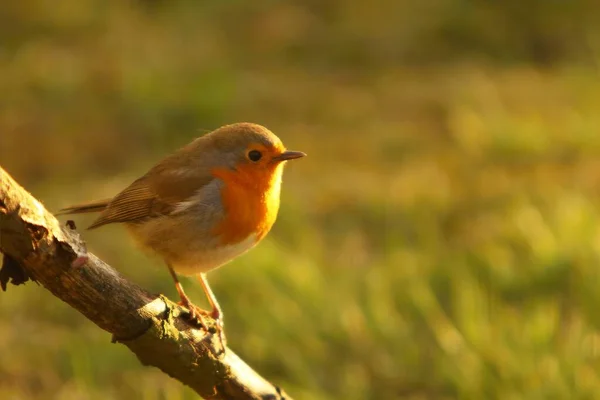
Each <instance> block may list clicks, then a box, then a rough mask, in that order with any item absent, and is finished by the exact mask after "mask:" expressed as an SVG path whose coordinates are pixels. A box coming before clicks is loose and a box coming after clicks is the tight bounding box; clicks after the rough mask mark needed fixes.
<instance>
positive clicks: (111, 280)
mask: <svg viewBox="0 0 600 400" xmlns="http://www.w3.org/2000/svg"><path fill="white" fill-rule="evenodd" d="M0 252H2V253H3V254H4V259H5V262H4V263H3V268H2V270H1V271H0V281H2V286H3V289H5V288H6V286H5V285H6V281H8V280H11V283H13V284H19V283H24V282H25V281H27V280H28V279H31V280H35V281H37V282H38V283H40V284H41V285H42V286H44V287H45V288H46V289H48V290H49V291H50V292H52V294H54V296H56V297H58V298H59V299H61V300H63V301H64V302H66V303H67V304H69V305H70V306H72V307H73V308H75V309H77V310H78V311H79V312H81V313H82V314H83V315H84V316H86V317H87V318H88V319H89V320H91V321H92V322H94V323H95V324H96V325H98V326H99V327H100V328H102V329H104V330H105V331H107V332H110V333H112V335H113V342H118V343H122V344H124V345H125V346H127V347H128V348H129V349H130V350H131V351H133V352H134V353H135V355H136V356H137V357H138V358H139V360H140V361H141V362H142V363H143V364H145V365H152V366H155V367H158V368H160V369H161V370H162V371H163V372H165V373H166V374H168V375H170V376H171V377H173V378H175V379H177V380H179V381H180V382H182V383H184V384H186V385H188V386H190V387H191V388H192V389H194V390H195V391H196V392H197V393H198V394H199V395H201V396H202V397H204V398H205V399H269V400H270V399H273V400H275V399H281V400H283V399H288V400H291V398H290V397H288V396H287V395H286V394H285V393H284V392H283V391H281V390H280V389H279V388H277V387H276V386H274V385H272V384H271V383H269V382H267V381H266V380H265V379H263V378H262V377H260V376H259V375H258V374H257V373H256V372H254V371H253V370H252V368H250V367H249V366H248V365H246V364H245V363H244V362H243V361H242V360H241V359H240V358H239V357H238V356H237V355H235V354H234V353H233V351H231V350H230V349H226V351H225V352H223V351H222V350H223V349H221V348H220V344H219V341H218V340H217V338H216V335H214V334H212V333H210V332H211V331H212V332H213V333H214V331H215V330H214V325H212V326H210V327H209V329H208V331H209V332H208V333H207V332H206V331H205V330H203V329H196V328H194V327H192V326H190V325H189V324H188V323H187V321H186V320H185V318H184V317H183V316H182V315H183V313H184V312H185V311H184V309H182V308H181V307H179V306H178V305H177V304H175V303H173V302H171V301H170V300H168V299H167V298H165V297H164V296H156V295H152V294H150V293H148V292H146V291H145V290H143V289H141V288H140V287H138V286H137V285H135V284H133V283H131V282H129V281H127V280H126V279H125V278H124V277H122V276H121V275H120V274H119V273H118V272H116V271H115V270H113V269H112V268H111V267H110V266H108V265H107V264H105V263H104V262H102V261H101V260H100V259H98V258H97V257H95V256H94V255H93V254H91V253H89V254H88V256H89V259H88V261H87V262H85V263H80V262H79V260H81V258H78V257H79V256H80V255H82V254H85V253H86V250H85V246H84V243H83V242H82V241H81V239H80V238H79V235H78V234H77V233H76V232H75V231H74V230H72V229H69V228H67V227H61V226H60V225H59V223H58V221H57V220H56V218H54V216H53V215H52V214H50V213H49V212H48V211H46V209H45V208H44V206H43V205H42V204H41V203H40V202H39V201H37V200H36V199H35V198H33V197H32V196H31V195H30V194H29V193H28V192H27V191H25V190H24V189H23V188H22V187H21V186H19V185H18V184H17V183H16V182H15V181H14V180H13V179H12V178H11V177H10V176H9V175H8V173H6V172H5V171H4V170H3V169H2V168H1V167H0ZM76 259H77V260H78V262H75V263H73V261H74V260H76ZM79 264H82V265H79Z"/></svg>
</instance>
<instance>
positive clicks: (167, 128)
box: [0, 0, 600, 400]
mask: <svg viewBox="0 0 600 400" xmlns="http://www.w3.org/2000/svg"><path fill="white" fill-rule="evenodd" d="M599 62H600V3H598V2H596V1H591V0H587V1H586V0H581V1H574V0H571V1H567V0H503V1H491V0H454V1H450V0H429V1H427V2H425V1H423V2H421V1H417V0H413V1H392V0H388V1H375V2H366V1H359V0H353V1H342V0H329V1H315V0H310V1H304V2H299V1H298V2H293V1H274V0H256V1H251V2H249V1H239V0H238V1H235V0H233V1H215V0H211V1H202V2H197V1H183V0H182V1H164V0H146V1H141V0H139V1H132V0H130V1H99V0H65V1H60V2H54V1H48V0H40V1H29V0H26V1H21V2H4V3H3V4H2V6H0V165H2V166H3V167H4V168H6V169H7V170H8V171H9V172H10V173H11V174H13V176H14V177H15V178H16V179H17V180H18V181H19V182H20V183H21V184H22V185H24V186H25V187H26V188H27V189H29V190H30V191H31V192H32V193H33V194H34V195H35V196H37V197H38V198H39V199H40V200H42V201H43V202H44V203H45V204H46V206H47V207H48V208H49V209H50V210H56V209H58V208H60V207H63V206H66V205H70V204H72V203H76V202H80V201H87V200H93V199H98V198H105V197H108V196H111V195H113V194H115V193H117V192H118V191H119V190H121V189H122V188H124V187H125V186H126V185H128V184H129V183H130V182H131V181H132V180H133V179H134V178H136V177H138V176H139V175H140V174H142V173H143V172H145V170H146V169H147V168H148V167H150V166H151V165H152V164H153V163H154V162H156V161H158V160H159V159H160V158H161V157H162V156H163V155H165V154H167V153H169V152H171V151H173V150H174V149H176V148H177V147H179V146H181V145H183V144H185V143H187V142H188V141H190V140H191V139H192V138H194V137H196V136H198V135H200V134H202V133H204V132H207V131H208V130H212V129H214V128H216V127H218V126H220V125H223V124H226V123H231V122H236V121H252V122H258V123H261V124H264V125H266V126H267V127H269V128H270V129H271V130H273V131H274V132H275V133H277V134H278V135H279V136H280V137H281V138H282V139H283V140H284V142H285V143H286V145H287V146H288V147H289V148H291V149H294V150H302V151H305V152H307V153H308V154H309V157H308V158H306V159H303V160H301V161H299V162H295V163H293V164H292V165H289V166H288V168H287V171H286V176H285V179H284V188H283V199H282V209H281V212H280V217H279V219H278V222H277V224H276V226H275V227H274V230H273V232H272V233H271V234H270V235H269V237H268V238H267V239H266V241H265V242H263V243H262V244H261V245H260V246H259V247H257V248H256V249H255V250H253V251H251V252H250V253H248V254H247V255H245V256H243V257H241V258H239V259H238V260H236V261H234V262H232V263H231V264H230V265H228V266H227V267H225V268H222V269H220V270H218V271H215V272H213V273H211V274H210V275H209V278H210V280H211V282H212V285H213V289H214V290H215V292H216V294H217V297H218V298H219V299H220V302H221V305H222V306H223V308H224V313H225V320H226V327H227V334H228V338H229V343H230V345H231V347H232V348H233V349H234V350H235V351H236V352H238V353H239V354H240V355H241V356H242V357H243V358H244V359H245V360H247V361H248V363H249V364H250V365H252V366H253V367H255V368H256V369H257V370H258V371H259V372H260V373H261V374H263V375H264V376H265V377H267V378H268V379H270V380H272V381H273V382H275V383H277V384H279V385H280V386H282V387H283V388H284V389H285V390H286V391H288V392H289V393H290V394H291V395H292V396H293V397H294V398H295V399H297V400H298V399H300V400H302V399H304V400H306V399H311V400H325V399H346V400H353V399H356V400H359V399H361V400H362V399H598V398H600V376H599V374H598V370H599V368H600V336H599V335H598V333H597V327H598V326H599V325H600V313H599V312H598V308H599V305H600V275H599V274H598V269H599V266H598V263H599V261H600V224H599V222H600V215H599V213H598V207H597V204H598V200H600V132H599V128H600V112H599V110H600V80H599V78H600V74H599V73H600V69H599V64H598V63H599ZM76 220H77V223H78V225H79V226H80V227H83V226H85V224H87V223H89V222H90V219H89V218H84V217H80V218H77V219H76ZM84 237H85V238H86V239H87V241H88V247H89V248H90V250H91V251H93V252H94V253H96V254H97V255H99V256H100V257H102V258H104V259H105V260H106V261H107V262H109V263H110V264H111V265H113V266H114V267H116V268H117V269H119V270H120V271H121V272H122V273H123V274H125V275H126V276H127V277H129V278H130V279H132V280H133V281H135V282H137V283H139V284H140V285H142V286H143V287H145V288H147V289H148V290H151V291H153V292H162V293H166V294H167V295H168V296H170V297H171V298H176V293H175V290H174V288H173V286H172V283H171V279H170V277H169V275H168V273H167V271H166V270H165V269H164V267H163V266H162V264H161V262H160V260H155V259H152V258H149V257H147V256H145V255H144V254H142V253H140V252H139V251H138V250H137V249H136V247H134V246H133V245H132V243H131V242H130V241H129V239H127V237H126V235H125V233H124V231H123V229H122V228H121V227H119V226H108V227H106V228H103V229H100V230H98V231H92V232H84ZM184 286H185V287H186V288H187V290H188V293H190V294H191V296H192V298H193V299H195V300H196V301H197V302H198V303H199V304H206V303H205V300H204V296H203V294H202V291H201V289H200V287H199V285H198V284H197V283H196V282H195V281H194V280H191V279H190V280H186V281H185V282H184ZM0 393H1V397H2V398H3V399H78V400H79V399H84V400H85V399H144V400H160V399H164V400H180V399H192V398H195V396H194V393H193V392H191V390H189V389H187V388H185V387H183V386H182V385H181V384H179V383H178V382H177V381H174V380H172V379H171V378H169V377H167V376H166V375H163V374H162V373H161V372H160V371H158V370H156V369H153V368H146V367H142V366H141V365H140V364H139V362H138V361H137V359H136V358H135V357H134V356H133V355H132V354H131V353H130V352H129V351H128V350H127V349H126V348H125V347H124V346H120V345H112V344H110V336H109V335H108V334H107V333H105V332H103V331H101V330H99V329H98V328H96V327H95V326H94V325H93V324H92V323H90V322H88V321H87V320H86V319H84V318H83V317H82V316H81V315H79V314H78V313H76V312H75V311H73V310H72V309H70V308H69V307H67V306H66V305H65V304H63V303H61V302H60V301H58V300H56V299H55V298H53V297H52V296H51V295H49V294H48V293H47V292H46V291H44V290H42V289H41V288H39V287H37V286H36V285H33V284H28V285H26V286H25V287H18V288H17V287H9V290H8V292H7V293H0Z"/></svg>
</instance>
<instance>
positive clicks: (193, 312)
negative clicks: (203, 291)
mask: <svg viewBox="0 0 600 400" xmlns="http://www.w3.org/2000/svg"><path fill="white" fill-rule="evenodd" d="M167 267H168V268H169V272H170V273H171V276H172V277H173V280H174V281H175V288H176V289H177V293H179V298H180V299H181V301H180V302H179V305H182V306H183V307H185V308H187V309H188V310H189V319H190V321H192V322H195V323H197V324H199V325H200V326H201V327H202V328H204V329H206V325H205V324H204V321H203V318H202V316H203V315H204V314H205V313H206V311H204V310H202V309H200V308H198V307H197V306H195V305H194V304H193V303H192V301H191V300H190V298H189V297H187V295H186V294H185V292H184V291H183V287H182V286H181V282H179V278H177V274H176V273H175V271H174V270H173V267H171V266H170V265H169V264H167Z"/></svg>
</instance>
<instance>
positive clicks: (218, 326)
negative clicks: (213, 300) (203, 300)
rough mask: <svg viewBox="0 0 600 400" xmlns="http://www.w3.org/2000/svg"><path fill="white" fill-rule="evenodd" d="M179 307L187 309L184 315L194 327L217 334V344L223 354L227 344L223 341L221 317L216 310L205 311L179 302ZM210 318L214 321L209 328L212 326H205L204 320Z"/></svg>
mask: <svg viewBox="0 0 600 400" xmlns="http://www.w3.org/2000/svg"><path fill="white" fill-rule="evenodd" d="M178 304H179V305H180V306H183V307H185V308H187V310H188V312H187V314H186V318H187V319H188V320H189V321H190V322H191V323H192V324H194V325H196V326H197V327H199V328H202V329H204V330H205V331H207V332H209V333H211V334H217V335H218V337H219V342H220V344H221V347H222V348H223V353H224V352H225V346H226V344H227V340H226V339H225V333H224V329H223V316H222V315H221V313H220V312H219V311H218V310H213V311H206V310H203V309H202V308H200V307H198V306H196V305H194V304H192V303H186V302H182V301H180V302H179V303H178ZM207 318H210V319H212V320H213V321H214V326H211V327H209V326H210V325H212V324H207V323H206V319H207Z"/></svg>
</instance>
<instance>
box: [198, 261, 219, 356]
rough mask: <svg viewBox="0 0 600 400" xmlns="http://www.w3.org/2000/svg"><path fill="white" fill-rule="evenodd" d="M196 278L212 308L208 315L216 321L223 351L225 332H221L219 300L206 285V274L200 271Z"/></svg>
mask: <svg viewBox="0 0 600 400" xmlns="http://www.w3.org/2000/svg"><path fill="white" fill-rule="evenodd" d="M198 280H199V281H200V283H201V284H202V289H204V293H205V294H206V297H207V298H208V302H209V303H210V306H211V308H212V311H211V313H210V316H211V317H212V318H213V319H214V320H215V321H216V322H217V333H218V334H219V340H220V342H221V346H223V351H225V344H226V341H225V334H224V332H223V326H224V325H223V312H222V311H221V307H220V306H219V302H218V301H217V298H216V297H215V294H214V293H213V291H212V289H211V288H210V286H209V285H208V281H207V280H206V274H204V273H200V274H198Z"/></svg>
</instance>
